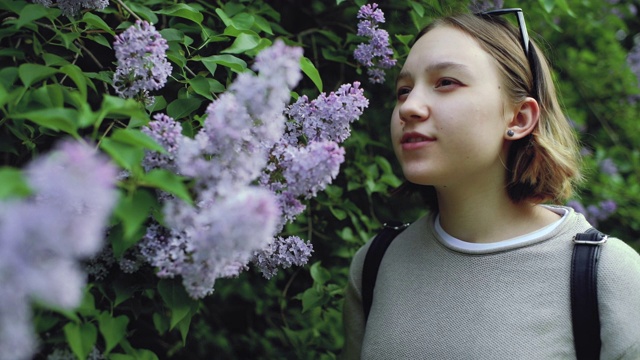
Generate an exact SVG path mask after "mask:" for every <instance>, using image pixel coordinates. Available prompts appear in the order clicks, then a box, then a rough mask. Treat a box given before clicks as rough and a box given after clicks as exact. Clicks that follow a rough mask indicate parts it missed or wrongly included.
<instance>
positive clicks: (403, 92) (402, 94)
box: [396, 86, 411, 100]
mask: <svg viewBox="0 0 640 360" xmlns="http://www.w3.org/2000/svg"><path fill="white" fill-rule="evenodd" d="M410 92H411V88H408V87H406V86H404V87H401V88H398V90H396V98H397V99H398V100H401V99H403V98H404V97H406V95H408V94H409V93H410Z"/></svg>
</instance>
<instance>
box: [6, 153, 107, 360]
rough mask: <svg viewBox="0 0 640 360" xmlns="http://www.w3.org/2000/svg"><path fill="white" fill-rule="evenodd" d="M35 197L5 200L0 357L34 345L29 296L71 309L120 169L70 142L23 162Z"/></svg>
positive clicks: (23, 353)
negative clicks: (84, 266) (85, 263)
mask: <svg viewBox="0 0 640 360" xmlns="http://www.w3.org/2000/svg"><path fill="white" fill-rule="evenodd" d="M24 172H25V176H26V178H27V181H28V183H29V185H30V187H31V188H32V189H33V192H34V195H33V196H32V197H30V198H27V199H22V200H13V201H6V202H0V283H2V284H3V286H2V288H1V289H2V290H0V358H1V359H8V358H10V359H27V358H30V356H31V355H32V353H33V351H34V349H35V340H34V338H33V335H32V330H31V328H30V321H31V313H30V305H29V304H30V301H31V300H38V301H42V302H44V303H47V304H49V305H52V306H57V307H61V308H67V309H69V308H73V307H75V306H77V305H79V303H80V301H81V298H82V290H83V286H84V283H85V281H86V279H85V278H86V275H85V274H84V273H83V272H82V270H81V267H80V263H79V261H80V260H82V259H86V258H88V257H90V256H92V255H94V254H95V253H97V252H98V251H99V250H100V249H101V248H102V244H103V238H104V232H105V227H106V225H107V221H108V219H109V215H110V214H111V210H112V209H113V207H114V205H115V202H116V200H117V192H116V191H115V179H116V175H117V173H116V168H115V167H114V166H112V165H111V164H110V163H109V162H108V160H107V159H106V158H105V157H102V156H99V155H97V154H96V151H95V150H93V149H92V148H90V147H88V146H87V145H84V144H79V143H71V142H65V143H62V144H60V145H59V146H58V147H57V148H56V149H55V150H54V151H52V152H51V153H49V154H48V155H46V156H42V157H40V158H37V159H35V160H34V161H32V162H31V163H30V164H28V165H27V167H26V168H25V171H24Z"/></svg>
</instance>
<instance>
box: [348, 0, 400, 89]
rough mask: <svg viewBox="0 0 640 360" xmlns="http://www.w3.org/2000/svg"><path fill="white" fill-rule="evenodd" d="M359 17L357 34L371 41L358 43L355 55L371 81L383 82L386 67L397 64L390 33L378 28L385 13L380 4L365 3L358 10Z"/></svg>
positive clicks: (382, 21)
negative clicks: (379, 6)
mask: <svg viewBox="0 0 640 360" xmlns="http://www.w3.org/2000/svg"><path fill="white" fill-rule="evenodd" d="M358 19H361V20H360V21H359V22H358V32H357V34H358V36H363V37H366V38H368V39H369V41H368V42H367V43H362V44H358V46H357V47H356V49H355V50H354V52H353V57H354V58H355V59H356V60H357V61H358V62H359V63H360V64H362V65H363V66H365V67H366V68H367V74H368V75H369V81H370V82H372V83H374V84H375V83H383V82H384V76H385V73H384V69H390V68H392V67H393V66H395V65H396V60H395V59H393V49H392V48H391V46H390V41H389V33H388V32H387V31H386V30H384V29H380V28H378V24H381V23H384V21H385V19H384V13H383V12H382V10H381V9H379V8H378V4H375V3H374V4H365V5H363V6H362V7H360V10H359V11H358Z"/></svg>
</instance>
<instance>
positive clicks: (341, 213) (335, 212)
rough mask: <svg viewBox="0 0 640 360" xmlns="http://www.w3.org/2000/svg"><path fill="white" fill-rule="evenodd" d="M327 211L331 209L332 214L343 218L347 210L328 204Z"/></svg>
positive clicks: (337, 217) (340, 218)
mask: <svg viewBox="0 0 640 360" xmlns="http://www.w3.org/2000/svg"><path fill="white" fill-rule="evenodd" d="M329 211H331V214H333V216H335V217H336V219H338V220H344V219H346V218H347V212H346V211H344V210H342V209H338V208H335V207H333V206H330V207H329Z"/></svg>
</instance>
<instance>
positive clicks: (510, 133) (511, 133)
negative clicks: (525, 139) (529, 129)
mask: <svg viewBox="0 0 640 360" xmlns="http://www.w3.org/2000/svg"><path fill="white" fill-rule="evenodd" d="M515 134H516V133H514V132H513V130H511V129H509V130H507V136H508V137H512V136H513V135H515Z"/></svg>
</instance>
